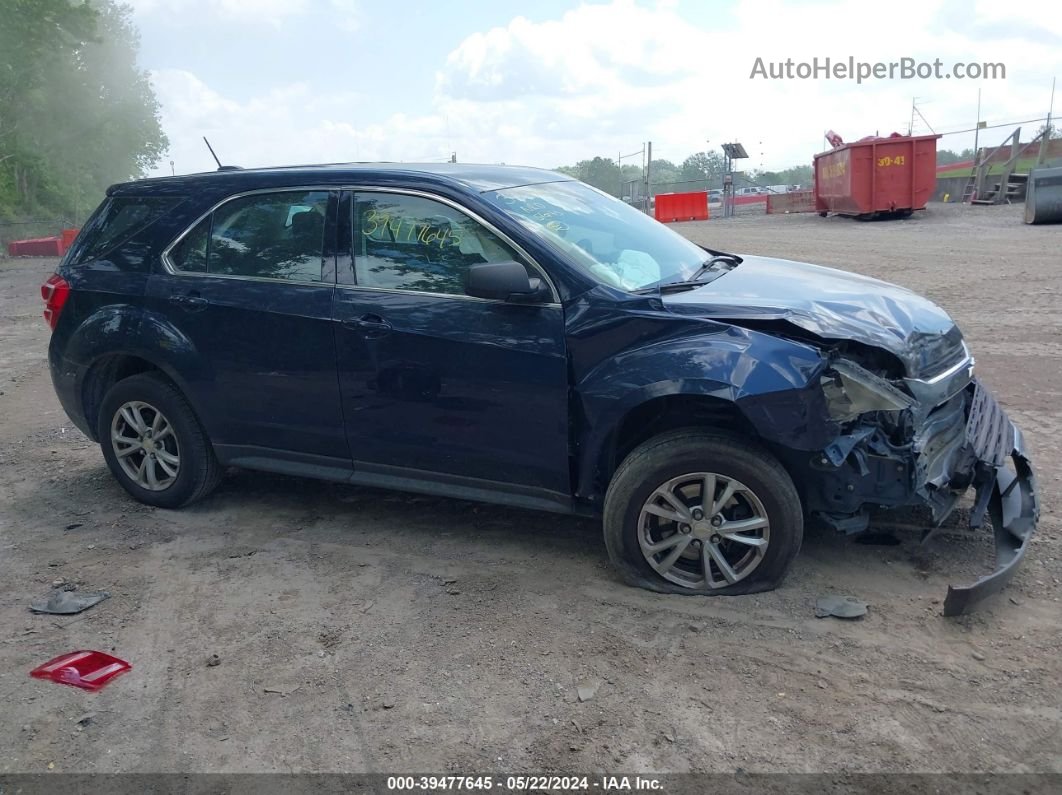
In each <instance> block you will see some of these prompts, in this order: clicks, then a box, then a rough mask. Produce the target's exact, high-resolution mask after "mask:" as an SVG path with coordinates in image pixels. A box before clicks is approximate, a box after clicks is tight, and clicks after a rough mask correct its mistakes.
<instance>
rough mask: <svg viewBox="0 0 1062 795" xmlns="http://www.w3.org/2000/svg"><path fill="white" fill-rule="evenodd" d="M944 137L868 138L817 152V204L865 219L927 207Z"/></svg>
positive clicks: (821, 209)
mask: <svg viewBox="0 0 1062 795" xmlns="http://www.w3.org/2000/svg"><path fill="white" fill-rule="evenodd" d="M938 138H940V136H939V135H916V136H909V135H893V136H892V137H889V138H864V139H863V140H861V141H855V142H854V143H850V144H842V145H841V146H838V147H836V148H835V149H831V150H830V151H829V152H821V153H819V154H817V155H815V209H816V210H817V211H818V212H819V214H820V215H826V213H839V214H841V215H852V216H856V217H860V218H874V217H905V216H908V215H910V214H911V213H912V212H913V211H915V210H922V209H925V206H926V202H927V201H929V198H930V196H932V195H933V188H934V186H935V185H936V180H937V139H938Z"/></svg>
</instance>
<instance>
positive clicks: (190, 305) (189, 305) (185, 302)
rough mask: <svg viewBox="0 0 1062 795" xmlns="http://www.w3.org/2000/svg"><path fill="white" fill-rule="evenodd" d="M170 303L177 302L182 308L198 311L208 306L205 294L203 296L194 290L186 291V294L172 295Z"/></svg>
mask: <svg viewBox="0 0 1062 795" xmlns="http://www.w3.org/2000/svg"><path fill="white" fill-rule="evenodd" d="M170 303H171V304H175V305H176V306H179V307H181V308H182V309H187V310H189V311H198V310H200V309H205V308H206V305H207V300H206V299H205V298H203V296H201V295H200V294H199V293H197V292H195V291H194V290H193V291H192V292H190V293H186V294H185V295H171V296H170Z"/></svg>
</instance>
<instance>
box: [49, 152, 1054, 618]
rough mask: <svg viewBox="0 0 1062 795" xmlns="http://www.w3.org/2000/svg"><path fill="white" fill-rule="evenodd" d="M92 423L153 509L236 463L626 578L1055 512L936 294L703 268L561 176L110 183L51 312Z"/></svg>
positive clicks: (66, 372)
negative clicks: (414, 508)
mask: <svg viewBox="0 0 1062 795" xmlns="http://www.w3.org/2000/svg"><path fill="white" fill-rule="evenodd" d="M42 293H43V297H44V300H45V312H44V314H45V318H46V320H47V321H48V323H49V325H50V326H51V327H52V329H53V330H54V331H53V334H52V337H51V342H50V345H49V363H50V369H51V375H52V379H53V382H54V384H55V389H56V393H57V394H58V396H59V399H60V401H61V403H62V405H63V408H64V409H65V410H66V412H67V414H68V415H69V416H70V418H71V420H72V421H73V422H74V423H75V424H76V425H77V426H78V427H79V428H80V429H81V430H82V431H83V432H84V433H85V434H87V435H88V436H89V437H91V438H92V439H94V440H96V441H97V442H99V444H100V447H101V450H102V453H103V457H104V459H105V460H106V462H107V465H108V467H109V468H110V470H111V472H112V473H113V475H114V477H115V478H116V479H117V480H118V482H119V483H121V485H122V486H123V487H124V488H125V489H126V490H127V491H128V492H129V494H131V495H132V496H133V497H134V498H136V499H137V500H140V501H141V502H144V503H147V504H150V505H155V506H159V507H162V508H179V507H181V506H183V505H187V504H189V503H192V502H194V501H196V500H199V499H202V498H203V497H205V496H206V495H207V494H209V493H210V491H211V490H212V489H213V488H214V487H215V486H216V485H217V484H218V482H219V481H220V479H221V477H222V472H223V469H224V468H225V467H229V466H239V467H246V468H248V469H259V470H266V471H272V472H281V473H285V474H289V475H304V476H308V477H314V478H323V479H327V480H333V481H337V482H343V483H358V484H365V485H371V486H377V487H386V488H394V489H402V490H406V491H414V492H423V493H428V494H437V495H445V496H450V497H460V498H465V499H473V500H485V501H490V502H496V503H502V504H507V505H515V506H520V507H524V508H534V509H541V510H546V511H557V512H562V513H575V514H581V515H586V516H595V517H600V518H601V519H602V522H603V526H604V536H605V544H606V546H607V548H608V552H609V555H610V557H611V559H612V561H613V562H614V564H615V565H616V567H617V569H618V570H619V571H620V572H621V573H622V575H623V577H624V578H625V579H626V581H627V582H629V583H631V584H634V585H638V586H642V587H645V588H649V589H652V590H656V591H662V592H669V593H681V594H741V593H751V592H754V591H760V590H764V589H767V588H772V587H774V586H776V585H777V584H778V583H779V582H780V581H781V580H782V577H783V576H784V575H785V573H786V571H787V570H788V569H789V566H790V564H791V562H792V561H793V558H794V557H795V555H796V554H797V550H798V549H799V547H800V543H801V538H802V535H803V529H804V519H805V515H808V514H810V515H812V516H814V517H815V518H816V519H817V520H818V521H822V522H825V523H827V524H828V525H831V526H833V527H835V528H837V529H839V530H843V531H845V532H860V531H862V530H865V529H866V527H867V525H868V521H869V516H870V510H871V509H873V508H875V507H897V506H905V505H926V506H929V508H930V509H931V510H932V513H933V518H934V520H935V521H936V522H938V523H939V522H940V521H942V520H943V519H944V517H946V516H947V515H948V514H949V513H950V512H951V511H952V510H953V508H954V506H955V504H956V501H957V500H958V499H959V497H960V496H961V495H962V494H963V493H964V492H966V491H967V490H968V489H970V488H973V489H974V490H975V492H976V503H975V508H974V510H973V518H974V521H975V523H979V522H980V519H981V518H982V517H983V516H984V515H985V514H986V512H991V514H992V515H993V516H994V517H995V518H996V520H997V521H996V537H997V544H998V545H999V549H1000V555H999V561H1000V564H999V565H1000V568H999V570H998V571H997V573H996V574H995V575H993V576H990V577H988V578H985V579H983V580H981V581H980V582H978V583H977V584H976V585H974V586H970V587H964V588H955V589H952V591H951V592H949V596H948V600H947V602H946V604H945V611H946V612H952V613H954V612H960V611H961V610H963V609H965V607H966V606H967V605H969V604H970V603H972V602H974V601H976V600H977V599H979V598H981V597H983V596H984V595H986V594H987V593H990V592H991V591H992V590H994V589H998V587H999V586H1000V585H1001V583H1003V582H1005V581H1006V579H1007V578H1008V577H1009V576H1010V575H1011V574H1012V573H1013V570H1014V566H1015V565H1016V564H1017V562H1018V561H1019V560H1020V559H1021V557H1022V555H1023V554H1024V551H1025V548H1026V544H1027V543H1028V540H1029V537H1030V536H1031V534H1032V532H1033V529H1034V527H1035V523H1036V519H1037V515H1038V503H1037V492H1036V489H1035V484H1034V478H1033V473H1032V469H1031V466H1030V464H1029V461H1028V458H1027V457H1026V454H1025V448H1024V442H1023V439H1022V435H1021V432H1020V431H1019V430H1018V429H1017V428H1016V427H1015V426H1014V425H1013V424H1012V423H1011V421H1010V420H1009V419H1008V417H1007V415H1006V414H1005V413H1004V411H1003V410H1002V409H1001V408H1000V407H999V405H998V404H997V403H996V401H995V400H994V399H993V397H992V395H991V394H990V393H989V391H988V390H987V389H986V388H985V387H984V386H983V385H981V384H980V383H979V381H978V380H977V379H976V378H975V377H974V360H973V357H972V356H971V355H970V352H969V351H968V350H967V347H966V344H965V342H964V340H963V337H962V334H961V333H960V331H959V329H958V328H957V327H956V326H955V324H954V323H953V322H952V320H951V319H950V318H949V317H948V315H947V314H945V313H944V312H943V311H942V310H941V309H940V308H938V307H937V306H935V305H934V304H932V303H930V302H929V301H928V300H926V299H924V298H921V297H919V296H917V295H915V294H913V293H910V292H908V291H907V290H904V289H902V288H899V287H895V286H892V285H889V284H885V283H883V282H879V281H876V280H874V279H869V278H865V277H863V276H857V275H854V274H850V273H843V272H840V271H835V270H830V269H828V268H821V267H817V266H814V265H806V264H800V263H795V262H789V261H784V260H775V259H770V258H766V257H752V256H738V255H735V254H730V253H725V252H724V251H722V250H719V249H714V248H702V247H700V246H697V245H694V244H693V243H691V242H689V241H688V240H686V239H685V238H683V237H681V236H680V235H678V234H676V233H675V232H673V231H672V230H670V229H668V228H667V227H665V226H664V225H662V224H659V223H657V222H656V221H654V220H652V219H651V218H649V217H648V216H646V215H645V214H643V213H641V212H639V211H638V210H636V209H634V208H633V207H630V206H628V205H626V204H624V203H623V202H622V201H619V200H617V199H613V198H611V197H608V196H605V195H604V194H602V193H600V192H599V191H596V190H594V189H592V188H590V187H588V186H586V185H583V184H582V183H580V182H577V181H574V180H572V179H570V178H567V177H565V176H562V175H560V174H556V173H552V172H548V171H540V170H535V169H523V168H511V167H500V166H469V165H456V164H444V165H425V166H414V165H340V166H320V167H295V168H277V169H256V170H246V171H243V170H226V171H221V172H218V173H209V174H198V175H191V176H182V177H166V178H160V179H150V180H143V181H138V182H129V183H125V184H121V185H115V186H113V187H112V188H110V189H109V190H108V192H107V197H106V199H105V200H104V201H103V203H102V204H101V205H100V207H99V209H98V210H97V211H96V212H95V214H94V215H93V216H92V218H91V220H90V221H89V222H88V223H87V224H86V225H85V227H84V229H83V230H82V232H81V234H80V235H79V236H78V238H77V240H76V242H75V243H74V245H73V246H72V248H71V249H70V251H69V252H68V253H67V255H66V257H65V258H64V259H63V260H62V262H61V264H60V266H59V268H58V270H57V272H56V274H55V275H54V276H52V277H50V278H49V279H48V281H47V282H46V283H45V285H44V287H43V290H42Z"/></svg>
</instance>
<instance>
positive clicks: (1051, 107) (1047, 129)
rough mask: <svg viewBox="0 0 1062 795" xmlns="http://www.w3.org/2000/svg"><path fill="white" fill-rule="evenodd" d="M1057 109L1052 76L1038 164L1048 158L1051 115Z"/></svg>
mask: <svg viewBox="0 0 1062 795" xmlns="http://www.w3.org/2000/svg"><path fill="white" fill-rule="evenodd" d="M1054 111H1055V78H1053V77H1052V78H1051V102H1050V103H1048V105H1047V121H1046V122H1045V123H1044V134H1043V137H1042V138H1041V139H1040V154H1039V155H1038V156H1037V158H1036V165H1038V166H1042V165H1043V164H1044V160H1046V159H1047V148H1048V147H1049V146H1050V145H1051V115H1052V114H1053V113H1054Z"/></svg>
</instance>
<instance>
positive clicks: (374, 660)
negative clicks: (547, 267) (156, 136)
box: [0, 206, 1062, 774]
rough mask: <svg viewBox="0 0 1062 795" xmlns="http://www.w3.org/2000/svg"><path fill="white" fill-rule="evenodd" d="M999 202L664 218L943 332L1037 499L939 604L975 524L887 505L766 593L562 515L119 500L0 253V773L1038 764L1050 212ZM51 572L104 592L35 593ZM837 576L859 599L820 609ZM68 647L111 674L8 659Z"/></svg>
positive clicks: (1046, 672)
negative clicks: (879, 535)
mask: <svg viewBox="0 0 1062 795" xmlns="http://www.w3.org/2000/svg"><path fill="white" fill-rule="evenodd" d="M1020 209H1021V208H1018V207H1005V208H963V207H954V206H952V207H941V206H935V207H934V208H933V209H932V210H931V211H930V212H929V213H927V214H924V215H921V216H919V217H916V218H913V219H911V220H908V221H896V222H883V223H859V222H855V221H850V220H845V219H841V218H830V219H825V220H824V219H820V218H818V217H817V216H813V215H804V216H795V215H794V216H782V217H777V216H771V217H765V216H747V215H743V216H739V217H738V218H735V219H730V220H727V221H710V222H707V223H700V224H682V225H678V227H677V228H678V229H679V231H681V232H682V233H684V234H686V235H688V236H689V237H691V238H693V239H695V240H698V241H701V242H711V243H712V244H713V245H715V246H717V247H720V248H725V249H729V250H735V251H739V252H740V251H744V252H749V253H757V254H768V255H776V256H785V257H788V258H791V259H804V260H809V261H814V262H819V263H822V264H827V265H833V266H837V267H841V268H847V269H851V270H856V271H859V272H861V273H867V274H871V275H874V276H878V277H882V278H885V279H888V280H891V281H895V282H898V283H900V284H903V285H906V286H908V287H911V288H913V289H915V290H917V291H919V292H922V293H925V294H927V295H928V296H929V297H930V298H932V299H934V300H935V301H937V302H938V303H940V304H942V305H943V306H944V307H945V308H946V309H948V310H949V311H950V312H951V313H952V314H953V315H954V316H955V317H956V319H957V320H958V321H959V323H960V324H961V325H962V327H963V328H964V330H965V332H966V336H967V338H968V339H969V341H970V343H971V345H972V347H973V349H974V351H975V353H976V355H977V359H978V370H979V372H980V374H981V376H982V377H983V378H984V380H985V381H987V382H988V383H989V384H990V385H991V386H992V387H993V388H994V389H995V390H996V391H997V394H998V395H999V396H1000V398H1001V401H1002V403H1003V404H1004V405H1005V407H1006V408H1007V409H1008V411H1009V412H1010V414H1011V416H1012V417H1013V418H1014V419H1015V420H1016V421H1017V422H1018V423H1020V424H1021V425H1022V426H1023V428H1024V429H1025V433H1026V437H1027V439H1028V440H1029V443H1030V446H1031V448H1032V452H1033V456H1034V462H1035V464H1036V465H1037V467H1038V471H1039V475H1040V482H1041V485H1042V487H1043V494H1044V503H1045V505H1044V515H1043V519H1042V522H1041V526H1040V530H1039V533H1038V535H1037V536H1036V538H1035V541H1034V543H1033V545H1032V548H1031V552H1030V556H1029V558H1028V559H1027V560H1026V563H1025V565H1024V568H1023V570H1022V571H1021V572H1020V573H1019V575H1018V577H1017V578H1016V580H1015V582H1014V583H1013V584H1012V586H1011V588H1010V589H1009V590H1008V591H1007V592H1005V593H1004V594H1002V595H1001V596H999V597H995V598H994V599H993V600H992V601H991V602H989V603H986V604H985V605H984V606H983V607H982V609H980V610H979V611H978V612H977V613H975V614H973V615H971V616H968V617H965V618H962V619H959V620H952V619H945V618H942V617H941V616H940V610H941V599H942V597H943V595H944V591H945V587H946V584H947V583H948V582H949V581H962V580H964V579H969V578H970V577H972V576H973V575H974V574H976V572H977V571H978V570H983V569H987V568H989V566H988V565H986V564H985V562H984V561H983V560H980V559H979V557H978V556H979V555H981V554H982V553H985V552H987V550H988V549H989V546H988V544H987V541H986V537H984V536H971V534H969V533H968V532H966V531H963V530H961V529H958V528H956V529H954V530H952V531H949V533H947V534H945V535H944V536H942V537H941V538H939V539H938V540H935V541H933V542H931V544H930V545H929V547H928V548H924V547H920V546H919V544H918V539H919V532H920V528H918V527H917V526H915V525H914V524H912V523H911V520H910V518H909V517H908V518H902V517H901V519H903V521H900V520H897V519H896V518H893V519H892V520H891V521H892V522H893V523H894V524H895V527H894V529H895V530H896V532H898V533H899V535H900V538H901V540H902V544H900V545H899V546H874V545H865V544H857V543H855V542H854V541H853V540H851V539H846V538H842V537H838V536H835V535H834V534H832V533H830V532H827V531H825V530H815V529H812V530H810V531H809V534H808V537H807V539H806V541H805V545H804V549H803V551H802V553H801V555H800V557H799V558H798V559H797V562H796V565H795V568H794V570H793V572H792V574H791V575H790V577H789V578H788V579H787V581H786V583H785V584H784V586H783V587H782V588H781V589H780V590H778V591H775V592H773V593H768V594H761V595H757V596H747V597H737V598H715V599H700V598H683V597H674V596H660V595H657V594H650V593H645V592H641V591H638V590H634V589H631V588H628V587H625V586H624V585H622V584H620V583H619V582H618V581H617V579H616V578H615V577H614V575H613V573H612V571H611V570H610V567H609V565H608V561H607V559H606V555H605V549H604V546H603V544H602V541H601V537H600V529H599V527H598V525H597V524H596V523H594V522H591V521H586V520H580V519H570V518H563V517H557V516H551V515H545V514H541V515H540V514H535V513H528V512H523V511H518V510H510V509H504V508H497V507H491V506H477V505H474V504H471V503H465V502H459V501H453V500H445V499H429V498H423V497H410V496H406V495H400V494H393V493H386V492H378V491H373V490H369V489H361V488H353V487H338V486H333V485H329V484H324V483H316V482H310V481H303V480H296V479H291V478H284V477H279V476H270V475H263V474H255V473H248V472H241V473H232V474H230V476H229V477H228V478H227V479H226V481H225V483H224V485H223V486H222V487H221V488H220V489H219V491H218V492H217V493H216V495H215V496H213V497H212V498H210V499H209V500H207V501H205V502H204V503H202V504H199V505H196V506H195V507H193V508H190V509H187V510H184V511H181V512H169V511H162V510H154V509H149V508H146V507H144V506H140V505H138V504H136V503H134V502H132V501H131V500H130V499H129V498H128V497H127V496H126V495H125V493H124V492H123V491H122V490H121V489H120V488H119V487H118V486H117V485H116V483H115V482H114V481H113V480H112V479H111V477H110V476H109V474H108V473H107V471H106V469H105V466H104V464H103V460H102V458H101V456H100V453H99V450H98V449H97V448H96V447H95V446H94V445H92V444H91V443H90V442H89V441H88V440H87V439H85V438H84V437H83V436H82V435H81V434H80V433H79V432H78V431H76V430H75V429H73V428H71V426H70V424H69V422H68V420H67V418H66V417H65V415H64V414H63V413H62V411H61V410H60V408H59V405H58V403H57V401H56V399H55V396H54V394H53V392H52V387H51V383H50V380H49V377H48V374H47V369H46V365H45V350H46V344H47V337H48V331H47V328H46V326H45V324H44V322H43V321H42V319H41V317H40V303H41V302H40V297H39V294H38V285H39V284H40V282H41V281H42V280H43V279H44V278H45V276H46V274H47V273H49V272H50V271H51V270H52V268H53V267H54V265H55V263H54V261H44V260H18V261H11V260H6V261H0V417H2V418H3V419H2V424H0V571H2V573H3V577H2V579H0V628H2V630H0V638H2V643H0V703H2V704H3V705H4V706H3V719H2V720H0V772H15V771H18V772H30V771H46V770H53V769H54V770H55V771H83V772H112V771H138V772H154V771H231V772H236V771H283V772H291V771H351V772H362V771H375V772H409V771H421V772H433V773H442V772H445V771H451V772H460V773H465V774H467V773H474V772H478V773H484V772H491V771H509V772H512V771H522V772H547V771H556V772H572V771H583V772H590V771H603V772H615V771H617V770H623V771H628V772H635V771H725V772H730V771H734V770H735V769H737V768H743V769H744V770H746V771H783V770H784V771H838V770H842V769H847V770H856V771H995V770H1002V771H1015V772H1017V771H1025V772H1033V771H1036V772H1043V771H1055V772H1059V771H1062V754H1060V749H1062V733H1060V729H1062V705H1060V702H1059V683H1060V682H1062V636H1060V629H1062V613H1060V604H1059V599H1060V595H1062V587H1060V582H1062V522H1060V517H1059V514H1058V512H1057V509H1056V507H1055V506H1056V505H1057V500H1056V495H1057V494H1058V493H1059V488H1060V479H1062V450H1060V448H1059V446H1058V439H1059V438H1060V437H1062V367H1060V364H1062V274H1060V266H1062V254H1060V253H1059V252H1060V251H1062V227H1053V228H1052V227H1028V226H1025V225H1023V224H1022V223H1021V222H1020V220H1019V219H1020ZM882 521H884V520H882ZM897 522H898V524H897ZM879 527H884V524H881V523H879ZM953 551H954V554H952V552H953ZM59 579H63V580H66V581H67V582H71V583H77V584H79V585H81V586H82V587H84V588H103V589H107V590H109V591H110V592H111V593H112V595H113V596H112V598H111V599H110V600H109V601H106V602H104V603H102V604H101V605H99V606H97V607H95V608H93V609H92V610H90V611H88V612H87V613H84V614H82V615H81V616H76V617H70V618H61V619H60V618H54V617H48V616H37V615H33V614H31V613H30V612H29V611H28V609H27V604H28V602H29V601H30V599H31V598H32V597H35V596H37V595H39V594H43V593H45V592H47V591H48V589H49V586H50V584H51V583H52V582H53V581H55V580H59ZM833 592H836V593H844V594H847V593H851V594H854V595H857V596H859V597H861V598H863V599H865V600H867V601H868V602H870V603H871V605H872V607H871V611H870V613H869V615H868V616H867V617H866V619H865V620H862V621H858V622H853V623H845V622H841V621H838V620H835V619H825V620H819V619H816V618H815V617H814V616H813V611H812V608H813V603H814V599H815V597H816V596H817V595H820V594H824V593H833ZM80 648H95V649H101V650H114V652H115V653H116V654H118V655H119V656H121V657H123V658H125V659H127V660H129V661H130V662H132V664H133V666H134V669H133V671H132V672H131V673H130V674H127V675H126V676H124V677H122V678H120V679H118V680H117V681H115V682H114V683H112V684H111V685H110V686H108V687H107V688H106V689H105V690H104V691H102V692H100V693H98V694H95V695H93V694H88V693H84V692H82V691H79V690H75V689H73V688H67V687H60V686H56V685H54V684H50V683H45V682H38V681H35V680H31V679H29V678H28V677H27V673H28V671H29V670H30V669H31V668H33V667H34V666H35V665H37V664H39V663H41V662H43V661H45V660H48V659H49V658H51V657H53V656H55V655H58V654H60V653H62V652H65V651H70V650H75V649H80ZM213 654H217V655H219V658H220V664H218V665H216V666H208V665H207V660H208V658H209V657H210V656H211V655H213ZM580 685H588V686H590V687H591V688H592V687H594V686H596V687H597V689H596V692H594V694H593V696H592V698H590V699H589V700H587V701H580V700H579V698H578V695H577V688H578V687H579V686H580ZM89 712H93V713H95V717H93V718H92V719H91V720H90V721H89V722H88V723H87V724H86V725H79V724H78V723H76V721H77V720H78V719H79V718H81V717H82V716H84V715H85V714H86V713H89Z"/></svg>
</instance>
